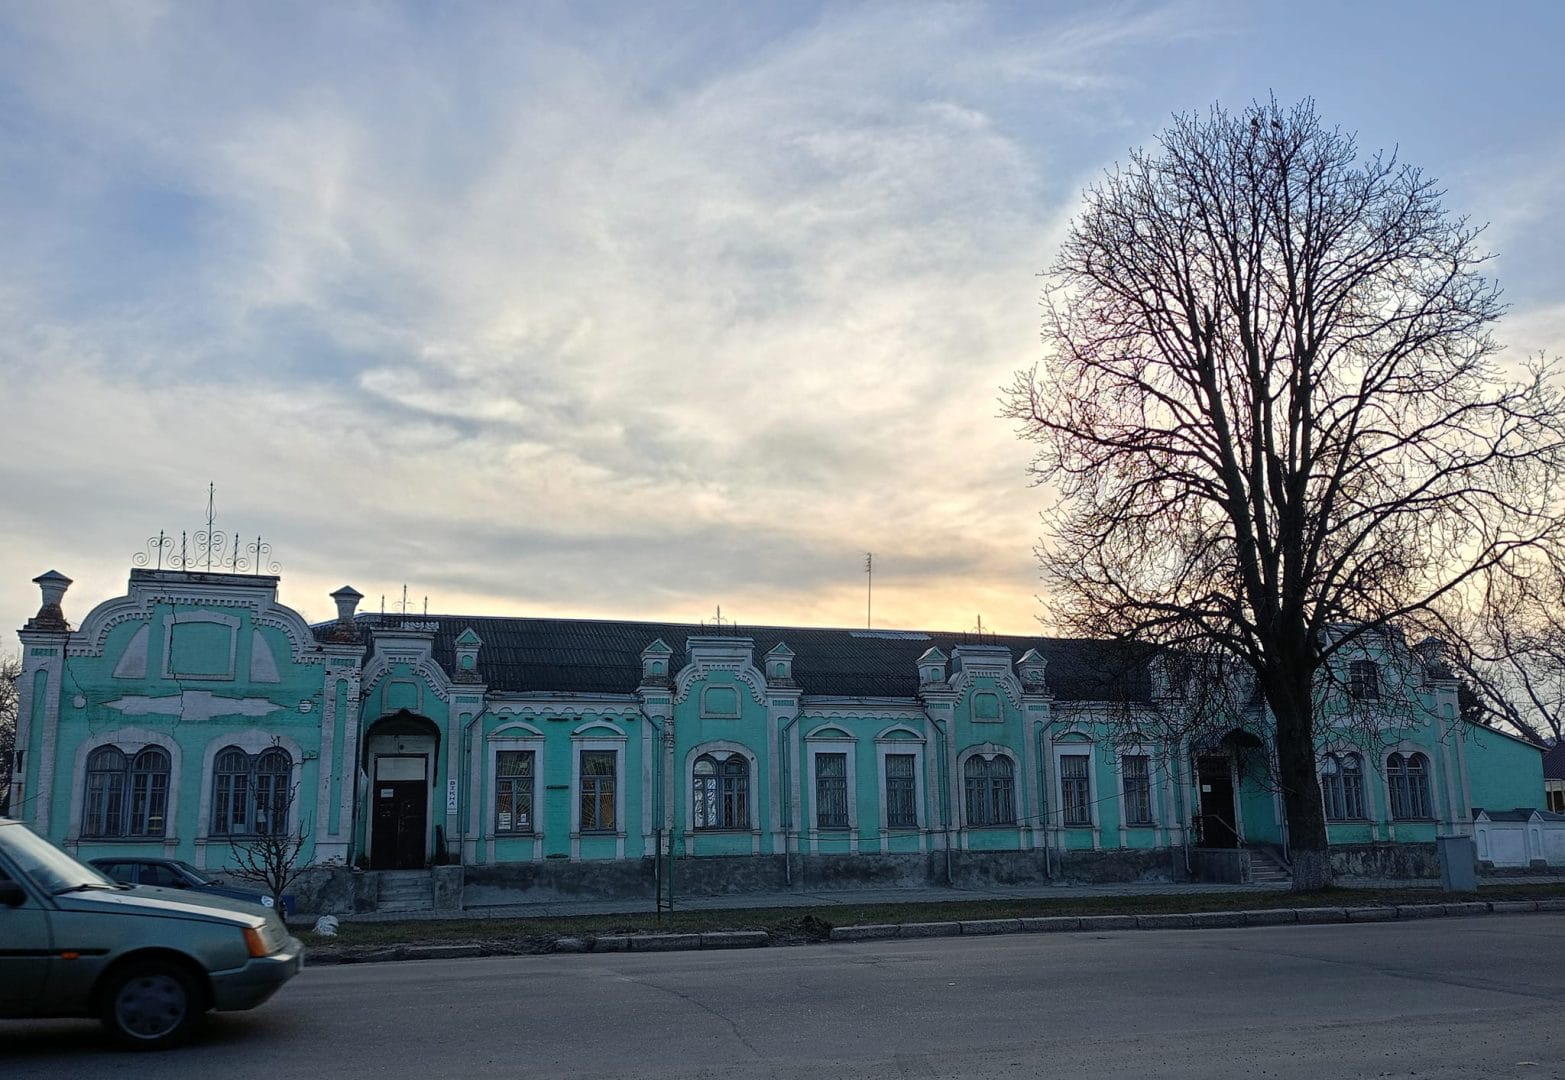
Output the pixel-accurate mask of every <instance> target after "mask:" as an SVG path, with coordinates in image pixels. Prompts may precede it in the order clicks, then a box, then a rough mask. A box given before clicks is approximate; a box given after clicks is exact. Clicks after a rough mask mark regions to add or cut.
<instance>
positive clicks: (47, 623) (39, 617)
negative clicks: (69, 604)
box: [27, 570, 71, 630]
mask: <svg viewBox="0 0 1565 1080" xmlns="http://www.w3.org/2000/svg"><path fill="white" fill-rule="evenodd" d="M33 584H34V585H36V586H38V591H39V592H41V593H42V594H43V604H42V605H41V606H40V607H39V608H38V614H36V615H34V616H33V617H32V618H31V619H28V620H27V629H28V630H69V629H70V626H69V625H68V624H67V623H66V621H65V613H64V612H63V611H61V610H60V600H61V599H63V598H64V596H65V590H66V589H69V588H70V587H71V579H70V578H68V577H66V576H65V575H64V574H62V573H60V572H59V571H58V570H50V571H49V572H48V573H47V574H40V575H38V576H37V577H35V578H33Z"/></svg>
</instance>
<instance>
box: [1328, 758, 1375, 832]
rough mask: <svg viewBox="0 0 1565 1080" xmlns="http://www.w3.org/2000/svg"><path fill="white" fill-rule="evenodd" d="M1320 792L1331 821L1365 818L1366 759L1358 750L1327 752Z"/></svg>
mask: <svg viewBox="0 0 1565 1080" xmlns="http://www.w3.org/2000/svg"><path fill="white" fill-rule="evenodd" d="M1320 795H1321V802H1322V803H1323V804H1324V805H1325V811H1326V820H1327V821H1361V820H1363V819H1364V818H1365V817H1366V816H1367V815H1366V814H1365V813H1364V759H1363V758H1361V757H1359V756H1358V755H1357V754H1327V755H1326V757H1325V759H1324V760H1322V761H1321V766H1320Z"/></svg>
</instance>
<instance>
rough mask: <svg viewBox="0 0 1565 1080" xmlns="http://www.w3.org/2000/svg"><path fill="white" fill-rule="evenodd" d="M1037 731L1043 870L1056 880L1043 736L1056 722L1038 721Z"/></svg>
mask: <svg viewBox="0 0 1565 1080" xmlns="http://www.w3.org/2000/svg"><path fill="white" fill-rule="evenodd" d="M1034 724H1035V725H1036V727H1037V731H1035V732H1034V733H1033V738H1034V739H1035V740H1036V741H1037V743H1038V810H1039V814H1038V817H1039V818H1040V820H1041V823H1042V825H1043V870H1044V873H1046V874H1048V875H1049V880H1050V881H1053V880H1054V840H1053V837H1051V836H1050V835H1049V806H1048V800H1047V799H1046V798H1045V794H1046V793H1047V792H1048V790H1049V780H1048V777H1049V755H1048V754H1047V753H1046V752H1045V751H1044V747H1043V734H1044V732H1046V731H1048V730H1049V729H1050V728H1051V727H1053V726H1054V720H1052V719H1050V720H1036V721H1034Z"/></svg>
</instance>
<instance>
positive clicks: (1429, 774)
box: [1364, 740, 1450, 841]
mask: <svg viewBox="0 0 1565 1080" xmlns="http://www.w3.org/2000/svg"><path fill="white" fill-rule="evenodd" d="M1393 754H1401V755H1402V756H1403V757H1411V756H1412V755H1414V754H1419V755H1421V756H1422V757H1423V759H1424V762H1425V766H1424V786H1425V788H1427V789H1428V793H1429V816H1428V817H1422V818H1399V817H1397V816H1396V810H1395V806H1396V800H1395V799H1393V798H1392V796H1391V756H1392V755H1393ZM1364 766H1365V773H1366V776H1367V774H1368V769H1369V762H1368V761H1367V760H1366V761H1365V762H1364ZM1439 775H1440V761H1439V759H1438V758H1437V757H1436V755H1435V753H1434V750H1433V749H1432V748H1430V747H1427V746H1421V745H1419V744H1418V743H1414V742H1407V741H1405V740H1404V741H1402V742H1399V743H1397V744H1396V745H1395V746H1387V747H1385V748H1384V749H1383V750H1382V751H1381V754H1380V777H1379V784H1378V786H1379V788H1380V790H1381V793H1382V794H1383V795H1384V797H1385V800H1386V827H1387V828H1388V829H1389V830H1390V838H1391V839H1392V840H1393V841H1394V840H1395V839H1396V827H1397V826H1398V825H1428V824H1431V823H1433V824H1434V825H1436V826H1437V827H1438V826H1440V825H1443V824H1444V823H1445V822H1446V806H1447V804H1448V803H1449V801H1450V800H1449V798H1448V797H1447V794H1448V793H1447V792H1445V790H1444V788H1445V785H1444V784H1442V783H1439V782H1438V781H1437V777H1438V776H1439ZM1368 790H1369V784H1368V780H1367V779H1366V781H1365V796H1366V799H1367V797H1368ZM1365 809H1366V810H1368V809H1369V808H1368V807H1365Z"/></svg>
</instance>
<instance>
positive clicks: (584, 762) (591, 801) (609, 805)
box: [581, 750, 616, 832]
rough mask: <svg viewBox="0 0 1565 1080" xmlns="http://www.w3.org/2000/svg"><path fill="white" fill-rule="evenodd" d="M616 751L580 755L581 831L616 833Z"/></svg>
mask: <svg viewBox="0 0 1565 1080" xmlns="http://www.w3.org/2000/svg"><path fill="white" fill-rule="evenodd" d="M614 754H615V752H614V751H613V750H583V751H582V752H581V831H582V832H613V831H614V829H615V827H616V825H615V818H614V780H615V777H614Z"/></svg>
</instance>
